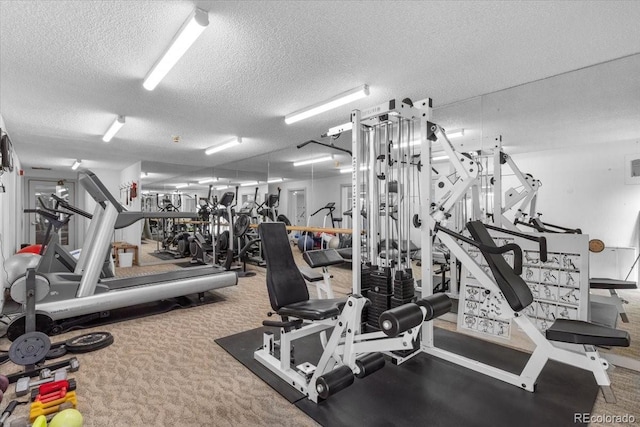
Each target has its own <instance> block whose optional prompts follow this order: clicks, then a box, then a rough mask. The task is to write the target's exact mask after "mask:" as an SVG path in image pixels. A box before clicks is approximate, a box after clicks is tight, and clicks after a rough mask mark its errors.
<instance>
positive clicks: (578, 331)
mask: <svg viewBox="0 0 640 427" xmlns="http://www.w3.org/2000/svg"><path fill="white" fill-rule="evenodd" d="M546 335H547V339H548V340H549V341H558V342H566V343H572V344H587V345H598V346H605V347H629V344H630V342H631V338H630V337H629V333H628V332H627V331H621V330H618V329H612V328H607V327H604V326H599V325H594V324H593V323H589V322H583V321H582V320H567V319H557V320H556V321H555V322H553V325H551V327H550V328H549V329H547V332H546Z"/></svg>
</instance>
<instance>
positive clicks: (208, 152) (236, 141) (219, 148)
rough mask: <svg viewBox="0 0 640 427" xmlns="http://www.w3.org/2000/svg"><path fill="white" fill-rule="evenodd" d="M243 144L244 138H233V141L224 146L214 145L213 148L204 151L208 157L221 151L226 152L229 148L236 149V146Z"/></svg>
mask: <svg viewBox="0 0 640 427" xmlns="http://www.w3.org/2000/svg"><path fill="white" fill-rule="evenodd" d="M241 142H242V138H240V137H236V138H233V139H232V140H231V141H228V142H225V143H224V144H220V145H214V146H212V147H209V148H207V149H206V150H204V153H205V154H206V155H207V156H210V155H211V154H213V153H217V152H219V151H222V150H226V149H227V148H231V147H235V146H236V145H238V144H240V143H241Z"/></svg>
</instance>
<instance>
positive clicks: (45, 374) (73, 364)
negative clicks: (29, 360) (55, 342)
mask: <svg viewBox="0 0 640 427" xmlns="http://www.w3.org/2000/svg"><path fill="white" fill-rule="evenodd" d="M78 369H80V362H78V359H75V358H73V359H70V360H69V365H68V366H63V367H62V368H58V369H56V371H62V370H65V371H69V372H75V371H77V370H78ZM56 371H52V370H51V369H49V368H44V369H43V370H41V371H40V379H41V380H43V379H45V378H49V377H51V375H52V373H53V372H56Z"/></svg>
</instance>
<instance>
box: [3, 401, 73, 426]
mask: <svg viewBox="0 0 640 427" xmlns="http://www.w3.org/2000/svg"><path fill="white" fill-rule="evenodd" d="M71 408H73V403H71V402H65V403H62V404H60V405H58V406H57V407H54V408H52V411H50V412H49V413H48V414H47V415H46V417H47V422H49V421H51V419H52V418H53V417H54V416H56V415H57V414H58V413H59V412H61V411H63V410H65V409H71ZM54 409H55V411H54ZM30 425H31V424H30V423H29V417H21V418H16V419H14V420H11V423H10V424H9V427H29V426H30Z"/></svg>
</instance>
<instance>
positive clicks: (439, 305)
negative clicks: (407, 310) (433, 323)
mask: <svg viewBox="0 0 640 427" xmlns="http://www.w3.org/2000/svg"><path fill="white" fill-rule="evenodd" d="M416 304H417V305H419V306H421V307H424V308H426V309H427V314H426V316H425V317H424V320H425V321H427V320H431V319H435V318H436V317H440V316H442V315H443V314H446V313H448V312H449V311H451V299H450V298H449V297H448V296H447V295H445V294H441V293H439V294H435V295H429V296H428V297H426V298H422V299H421V300H418V301H417V302H416Z"/></svg>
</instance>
